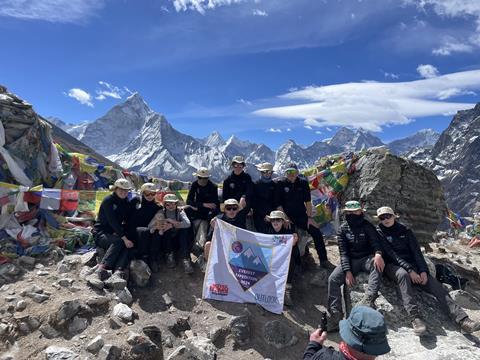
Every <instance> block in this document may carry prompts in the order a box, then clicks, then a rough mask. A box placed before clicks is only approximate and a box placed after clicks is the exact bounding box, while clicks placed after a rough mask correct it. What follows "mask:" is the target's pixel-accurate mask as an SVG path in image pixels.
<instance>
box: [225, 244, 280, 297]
mask: <svg viewBox="0 0 480 360" xmlns="http://www.w3.org/2000/svg"><path fill="white" fill-rule="evenodd" d="M271 258H272V248H270V247H263V246H260V245H258V244H253V243H250V242H246V241H239V240H236V241H234V242H232V245H231V248H230V253H229V261H228V265H229V266H230V269H232V271H233V274H234V276H235V278H236V279H237V281H238V283H239V284H240V286H241V287H242V288H243V290H244V291H246V290H248V289H250V288H251V287H252V286H253V285H255V284H256V283H257V282H259V281H260V280H261V279H262V278H263V277H264V276H265V275H267V274H268V273H269V270H270V266H269V264H270V260H271Z"/></svg>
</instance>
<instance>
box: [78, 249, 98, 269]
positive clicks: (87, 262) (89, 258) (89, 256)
mask: <svg viewBox="0 0 480 360" xmlns="http://www.w3.org/2000/svg"><path fill="white" fill-rule="evenodd" d="M96 263H97V254H96V252H95V251H90V252H88V253H86V254H83V255H82V256H81V259H80V264H81V265H82V266H88V267H90V268H92V267H94V266H95V265H96Z"/></svg>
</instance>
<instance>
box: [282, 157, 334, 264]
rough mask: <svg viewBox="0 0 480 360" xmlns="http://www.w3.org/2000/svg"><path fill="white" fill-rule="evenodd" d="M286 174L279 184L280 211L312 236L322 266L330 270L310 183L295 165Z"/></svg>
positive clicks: (289, 167)
mask: <svg viewBox="0 0 480 360" xmlns="http://www.w3.org/2000/svg"><path fill="white" fill-rule="evenodd" d="M285 174H286V176H285V178H283V179H280V180H279V181H278V182H277V203H278V210H281V211H283V212H284V213H285V214H286V215H287V216H288V218H289V220H290V221H291V222H292V223H293V224H295V226H296V227H297V229H298V228H299V229H303V230H306V231H307V232H308V233H309V234H310V235H311V236H312V238H313V242H314V244H315V249H316V251H317V254H318V258H319V260H320V266H321V267H322V268H326V269H330V268H332V267H333V265H332V264H331V263H330V262H329V261H328V257H327V250H326V248H325V242H324V241H323V235H322V232H321V231H320V229H319V226H318V224H317V223H316V222H315V220H313V216H312V212H313V209H312V202H311V201H312V198H311V194H310V186H309V184H308V181H307V180H306V179H303V178H300V177H299V176H298V167H297V165H296V164H294V163H290V164H288V167H287V169H286V170H285ZM300 250H302V249H300Z"/></svg>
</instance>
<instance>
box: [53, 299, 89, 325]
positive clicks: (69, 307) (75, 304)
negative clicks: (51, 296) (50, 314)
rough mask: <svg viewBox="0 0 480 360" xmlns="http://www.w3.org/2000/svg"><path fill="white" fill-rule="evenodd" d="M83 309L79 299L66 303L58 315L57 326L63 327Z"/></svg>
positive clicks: (56, 317) (56, 318)
mask: <svg viewBox="0 0 480 360" xmlns="http://www.w3.org/2000/svg"><path fill="white" fill-rule="evenodd" d="M81 308H82V303H81V302H80V300H78V299H75V300H67V301H64V302H63V303H62V304H61V305H60V308H59V309H58V312H57V313H56V316H55V322H56V324H57V325H59V326H61V325H63V324H64V323H65V322H66V321H68V320H70V319H73V317H74V316H75V315H77V314H78V312H79V311H80V309H81Z"/></svg>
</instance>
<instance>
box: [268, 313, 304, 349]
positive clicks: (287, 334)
mask: <svg viewBox="0 0 480 360" xmlns="http://www.w3.org/2000/svg"><path fill="white" fill-rule="evenodd" d="M263 338H264V340H265V342H266V343H267V344H269V345H272V346H275V347H276V348H277V349H283V348H285V347H289V346H292V345H295V344H296V343H297V341H298V338H297V337H296V336H295V335H294V333H293V330H292V329H290V327H288V326H287V325H285V324H284V323H283V322H282V321H280V320H273V321H269V322H267V323H266V324H265V326H264V327H263Z"/></svg>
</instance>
